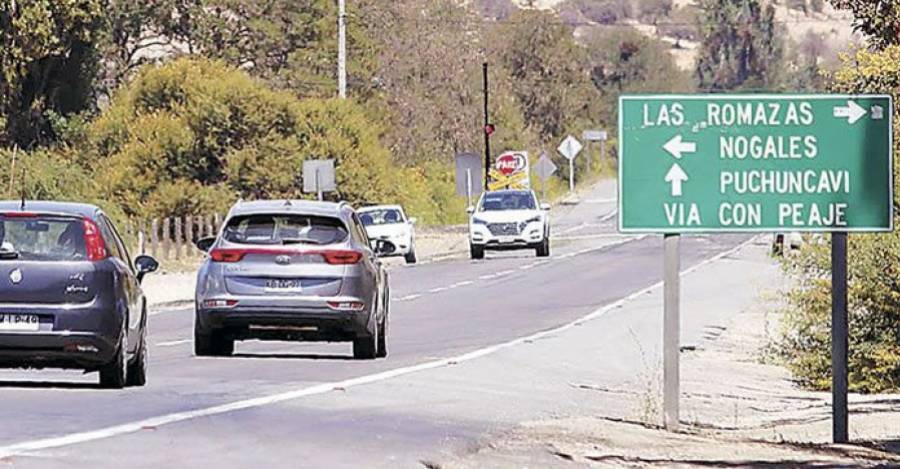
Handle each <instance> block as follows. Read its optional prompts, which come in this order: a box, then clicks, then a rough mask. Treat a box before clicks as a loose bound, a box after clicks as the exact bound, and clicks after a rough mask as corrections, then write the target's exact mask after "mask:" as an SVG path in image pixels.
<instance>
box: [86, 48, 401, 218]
mask: <svg viewBox="0 0 900 469" xmlns="http://www.w3.org/2000/svg"><path fill="white" fill-rule="evenodd" d="M87 134H88V137H87V140H88V143H87V148H85V149H84V151H82V152H79V153H78V155H77V156H76V159H77V158H81V159H80V160H77V161H78V163H80V164H81V166H83V167H90V168H95V173H94V175H93V177H94V178H95V179H96V180H97V181H98V186H99V187H100V190H101V193H102V195H103V196H104V198H106V199H108V200H113V201H116V202H118V203H119V204H120V205H121V206H122V207H123V209H124V210H125V211H126V212H127V213H128V214H129V215H132V216H144V217H150V216H171V215H183V214H194V213H202V212H204V211H209V210H222V209H225V208H227V206H228V205H229V204H230V203H231V202H232V201H233V200H234V199H235V198H237V197H239V196H240V197H249V198H281V197H289V198H302V197H304V194H302V193H301V192H300V188H301V187H302V184H301V183H302V180H301V171H300V168H301V165H302V161H303V160H304V159H307V158H322V159H326V158H327V159H334V160H335V161H336V168H337V174H338V184H339V194H338V197H340V198H343V199H346V200H350V201H354V202H361V201H368V200H380V199H382V198H384V199H387V200H391V199H393V198H396V196H397V190H396V187H397V186H398V185H399V184H398V182H397V180H395V179H392V174H393V173H392V172H391V171H390V166H391V158H390V153H389V152H388V151H387V150H386V149H385V148H384V147H383V146H382V145H381V143H380V142H379V139H378V137H379V135H380V126H379V125H378V123H377V122H373V121H371V120H370V118H369V116H368V115H367V114H366V112H365V110H364V109H362V108H361V107H360V106H359V105H357V104H354V103H353V102H351V101H337V100H316V99H307V100H302V101H301V100H298V99H297V98H296V97H294V96H293V95H292V94H290V93H288V92H285V91H275V90H272V89H270V88H269V87H267V86H266V85H265V84H264V83H263V82H261V81H259V80H256V79H253V78H251V77H250V76H248V75H247V74H246V73H245V72H242V71H239V70H237V69H234V68H232V67H229V66H227V65H225V64H224V63H222V62H215V61H208V60H204V59H187V58H185V59H179V60H176V61H173V62H170V63H168V64H166V65H163V66H147V67H145V68H144V69H142V70H141V71H140V72H139V73H138V74H137V75H136V77H135V79H134V80H133V81H132V82H131V83H130V84H129V85H128V86H127V87H125V88H123V89H121V90H120V91H119V92H118V93H116V94H115V95H114V98H113V103H112V105H111V106H110V107H109V108H108V109H106V110H105V111H104V112H103V113H102V114H101V115H100V116H99V117H98V118H97V119H96V120H95V121H94V122H93V123H92V124H91V126H90V128H89V130H88V132H87Z"/></svg>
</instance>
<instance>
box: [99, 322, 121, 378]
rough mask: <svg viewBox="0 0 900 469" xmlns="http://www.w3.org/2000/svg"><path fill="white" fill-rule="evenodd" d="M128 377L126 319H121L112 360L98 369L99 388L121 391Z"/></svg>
mask: <svg viewBox="0 0 900 469" xmlns="http://www.w3.org/2000/svg"><path fill="white" fill-rule="evenodd" d="M127 377H128V318H123V319H122V331H121V333H120V334H119V343H118V344H116V353H115V355H114V356H113V359H112V360H111V361H110V362H109V363H107V364H106V365H103V366H102V367H101V368H100V387H102V388H106V389H122V388H124V387H125V383H126V380H127Z"/></svg>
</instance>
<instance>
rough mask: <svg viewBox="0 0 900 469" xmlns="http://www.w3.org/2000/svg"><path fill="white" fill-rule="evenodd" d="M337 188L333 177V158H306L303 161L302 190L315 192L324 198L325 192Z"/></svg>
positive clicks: (318, 197) (319, 197) (320, 198)
mask: <svg viewBox="0 0 900 469" xmlns="http://www.w3.org/2000/svg"><path fill="white" fill-rule="evenodd" d="M335 190H337V183H336V181H335V178H334V160H306V161H304V162H303V192H304V193H306V194H316V198H317V199H318V200H325V192H333V191H335Z"/></svg>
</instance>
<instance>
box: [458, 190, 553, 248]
mask: <svg viewBox="0 0 900 469" xmlns="http://www.w3.org/2000/svg"><path fill="white" fill-rule="evenodd" d="M548 210H550V205H549V204H546V203H545V204H539V203H538V199H537V196H535V194H534V191H530V190H502V191H493V192H486V193H484V194H482V195H481V198H480V199H479V200H478V205H477V206H475V207H469V209H468V212H469V251H470V253H471V255H472V259H481V258H483V257H484V251H485V250H486V249H495V250H506V249H534V250H535V251H536V252H537V255H538V256H539V257H546V256H549V255H550V216H549V214H548V213H547V212H548Z"/></svg>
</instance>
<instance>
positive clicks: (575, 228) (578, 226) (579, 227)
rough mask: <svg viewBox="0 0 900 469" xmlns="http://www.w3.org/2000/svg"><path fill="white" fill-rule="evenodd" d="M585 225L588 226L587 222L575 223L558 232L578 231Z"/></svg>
mask: <svg viewBox="0 0 900 469" xmlns="http://www.w3.org/2000/svg"><path fill="white" fill-rule="evenodd" d="M586 226H588V224H587V223H582V224H580V225H576V226H573V227H571V228H566V229H564V230H562V231H560V232H559V234H566V233H571V232H573V231H578V230H580V229H582V228H584V227H586Z"/></svg>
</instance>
